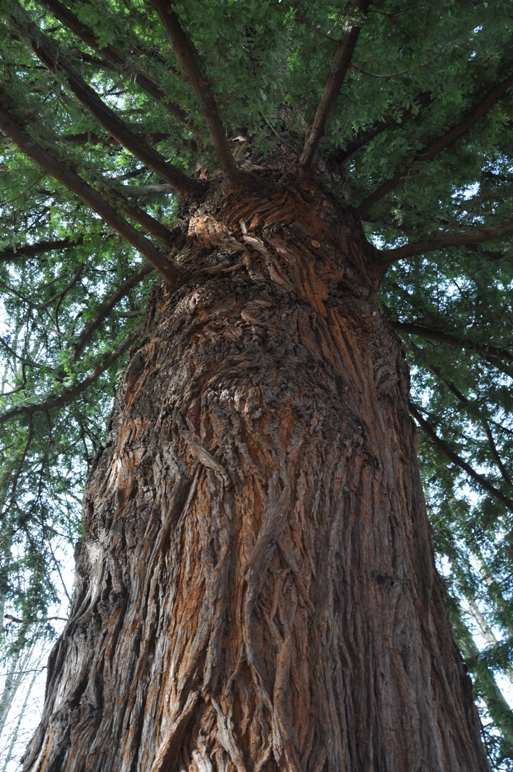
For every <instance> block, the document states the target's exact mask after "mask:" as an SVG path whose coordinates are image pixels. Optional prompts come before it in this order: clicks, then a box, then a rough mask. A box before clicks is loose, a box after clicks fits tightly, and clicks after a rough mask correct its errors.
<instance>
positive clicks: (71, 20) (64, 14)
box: [39, 0, 199, 135]
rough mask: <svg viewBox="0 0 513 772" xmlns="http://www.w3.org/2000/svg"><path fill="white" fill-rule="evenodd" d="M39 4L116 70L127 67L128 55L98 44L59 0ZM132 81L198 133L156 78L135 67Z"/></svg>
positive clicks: (110, 46) (76, 17)
mask: <svg viewBox="0 0 513 772" xmlns="http://www.w3.org/2000/svg"><path fill="white" fill-rule="evenodd" d="M39 4H40V5H43V6H45V7H46V8H48V9H49V10H50V11H51V12H52V13H53V15H54V16H55V17H56V18H57V19H59V21H60V22H61V23H62V24H64V26H65V27H67V28H68V29H69V30H71V32H74V33H75V35H77V37H79V38H80V39H81V40H83V41H84V43H86V44H87V45H88V46H89V47H90V48H92V49H94V50H95V51H97V52H98V53H99V54H100V55H101V56H103V58H104V59H105V60H106V61H107V62H108V63H109V64H111V65H112V66H113V67H114V68H115V69H116V70H118V71H123V70H125V71H126V69H127V65H128V63H129V59H128V56H127V55H126V54H124V53H123V52H122V51H119V50H118V49H117V48H115V47H114V46H112V45H110V43H107V45H104V46H102V45H100V43H99V41H98V38H97V36H96V35H95V34H94V32H93V30H92V29H91V28H90V27H88V26H87V24H84V23H83V22H82V21H80V19H79V18H78V16H75V14H74V13H73V12H72V11H70V10H69V8H66V6H64V5H63V4H62V3H60V2H59V0H39ZM133 78H134V81H135V82H136V83H137V85H138V86H140V87H141V88H142V89H143V90H144V91H146V93H147V94H149V95H150V96H152V97H153V98H154V99H156V100H158V101H159V102H161V103H162V104H163V105H164V107H165V108H166V110H168V112H170V113H171V115H173V116H174V117H175V118H176V119H177V120H178V121H180V123H182V124H183V125H184V126H186V127H187V128H188V129H189V130H190V131H192V132H193V133H194V134H196V135H198V134H199V132H198V130H197V128H196V127H195V126H194V124H193V123H192V122H191V121H189V119H188V117H187V114H186V113H185V111H184V110H183V109H182V108H181V107H180V105H176V104H174V102H172V101H171V100H170V99H169V97H168V96H167V95H166V94H165V93H164V92H163V91H162V89H161V88H160V86H159V85H158V83H157V82H156V80H155V79H154V78H153V77H152V76H151V75H148V73H147V72H144V70H140V69H137V70H136V71H135V73H134V75H133Z"/></svg>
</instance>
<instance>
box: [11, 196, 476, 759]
mask: <svg viewBox="0 0 513 772" xmlns="http://www.w3.org/2000/svg"><path fill="white" fill-rule="evenodd" d="M187 227H188V237H187V243H186V246H185V248H184V251H183V253H182V256H181V262H182V265H183V266H184V267H185V268H186V269H187V270H188V271H189V278H188V280H187V281H186V283H185V284H184V285H183V286H182V287H181V288H180V289H179V290H178V291H176V292H174V293H173V292H171V291H170V290H169V289H168V288H166V287H165V286H161V287H158V288H157V289H156V290H155V292H154V294H153V297H152V300H151V302H150V306H149V309H148V314H147V323H146V329H145V333H144V335H143V337H142V341H141V345H140V347H139V348H138V349H137V350H136V351H135V352H134V353H133V355H132V358H131V361H130V364H129V366H128V369H127V371H126V373H125V375H124V377H123V379H122V383H121V386H120V388H119V393H118V396H117V399H116V403H115V407H114V412H113V416H112V421H111V426H110V433H109V437H108V441H107V446H106V448H105V449H104V450H103V452H102V454H101V455H100V456H99V458H97V460H96V462H95V464H94V469H93V470H92V472H91V474H90V477H89V481H88V484H87V490H86V495H85V525H84V528H85V534H84V539H83V542H81V544H80V546H79V548H78V550H77V581H76V587H75V595H74V602H73V608H72V612H71V618H70V621H69V623H68V625H67V627H66V630H65V632H64V634H63V636H62V638H61V639H60V641H59V642H58V644H57V646H56V648H55V649H54V652H53V654H52V658H51V662H50V668H49V682H48V694H47V702H46V707H45V713H44V718H43V722H42V725H41V727H40V729H39V730H38V732H37V734H36V736H35V738H34V740H33V741H32V744H31V745H30V748H29V751H28V754H27V757H26V760H25V770H31V772H36V770H37V772H43V770H44V772H49V771H50V770H52V771H57V770H58V771H59V772H61V771H62V772H63V771H64V770H66V771H68V770H69V771H71V770H73V771H74V772H78V771H82V770H84V771H85V770H87V772H99V771H100V770H101V772H107V771H109V772H121V771H122V772H135V771H136V770H137V771H139V772H150V771H151V772H174V771H175V770H176V772H179V771H182V770H188V771H189V770H190V771H191V772H192V770H197V771H198V772H199V771H200V770H201V771H202V770H205V771H206V770H226V772H228V771H230V772H231V771H232V770H238V771H239V772H242V771H245V770H251V771H254V772H256V770H269V771H270V770H288V771H290V772H292V771H294V772H295V771H298V772H322V771H323V770H325V771H326V772H327V771H329V772H378V770H379V772H420V771H421V770H423V771H424V772H442V771H443V772H478V771H479V772H485V770H487V769H488V765H487V761H486V758H485V753H484V750H483V749H482V746H481V741H480V729H479V720H478V718H477V714H476V711H475V708H474V705H473V702H472V688H471V685H470V682H469V679H468V676H466V675H465V673H464V669H463V665H462V662H461V658H460V655H459V653H458V651H457V648H456V646H455V644H454V641H453V637H452V633H451V631H450V628H449V624H448V620H447V614H446V611H445V607H444V603H443V598H442V590H441V585H440V581H439V580H438V578H437V575H436V572H435V568H434V562H433V553H432V548H431V544H430V535H429V525H428V521H427V518H426V514H425V505H424V501H423V494H422V488H421V482H420V477H419V471H418V464H417V461H416V440H415V429H414V426H413V424H412V421H411V419H410V417H409V414H408V402H407V400H408V370H407V366H406V363H405V360H404V353H403V350H402V346H401V344H400V342H399V341H398V339H397V338H396V337H395V335H394V334H393V333H392V332H391V330H390V329H389V328H388V326H387V324H386V322H385V321H384V320H383V318H382V316H381V315H380V313H379V311H378V307H377V300H376V298H377V292H378V290H379V283H380V278H381V272H380V269H379V266H378V264H377V261H376V257H375V250H373V248H372V247H371V246H370V245H369V244H368V243H367V241H366V239H365V237H364V235H363V232H362V230H361V228H360V227H359V226H358V225H357V223H356V222H355V220H354V218H353V217H352V215H351V213H350V212H349V211H348V210H347V209H346V208H344V207H342V206H340V205H338V204H337V202H336V201H335V200H334V198H333V197H332V196H331V195H330V194H328V193H326V192H323V191H322V190H321V189H320V188H319V187H318V186H317V185H316V184H314V183H311V182H306V181H303V182H293V181H290V182H289V183H288V184H285V183H282V184H280V185H278V184H274V185H271V183H266V184H264V182H263V181H261V182H260V183H258V182H255V181H254V182H253V185H252V186H248V187H246V188H245V189H244V190H243V191H242V192H241V191H238V192H231V193H230V192H226V191H225V192H223V188H222V185H220V186H219V187H218V188H217V190H216V192H214V193H211V194H210V195H209V196H208V197H207V198H206V200H204V201H203V202H201V203H196V204H195V205H194V206H191V207H190V208H189V212H188V215H187Z"/></svg>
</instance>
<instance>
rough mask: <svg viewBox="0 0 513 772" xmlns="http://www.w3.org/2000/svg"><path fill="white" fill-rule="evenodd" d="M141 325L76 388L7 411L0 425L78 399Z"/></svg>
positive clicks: (122, 350)
mask: <svg viewBox="0 0 513 772" xmlns="http://www.w3.org/2000/svg"><path fill="white" fill-rule="evenodd" d="M142 328H143V325H142V324H141V325H139V327H137V328H136V329H135V330H134V331H133V332H132V333H131V334H130V335H129V336H128V338H127V339H126V340H124V341H123V343H121V344H120V345H119V346H118V347H117V348H115V349H114V351H112V352H111V353H110V354H109V355H108V356H107V357H105V359H104V360H103V362H102V363H101V364H99V365H98V367H97V368H96V369H95V370H93V372H92V373H91V375H89V376H88V377H87V378H86V379H85V380H83V381H82V382H81V383H77V385H76V386H73V388H72V389H69V390H68V391H65V392H64V393H63V394H60V395H59V396H58V397H50V399H46V400H45V401H44V402H39V403H37V404H35V405H19V406H18V407H14V408H13V409H12V410H8V411H7V412H6V413H4V414H3V415H0V424H4V423H6V422H7V421H9V419H11V418H15V417H16V416H19V415H28V416H31V415H34V413H44V412H46V411H47V410H52V409H53V408H56V407H62V406H63V405H65V404H66V403H67V402H71V400H73V399H75V397H78V395H79V394H81V393H82V392H83V391H85V390H86V389H88V388H89V386H91V384H93V383H94V382H95V381H97V380H98V378H99V377H100V376H101V375H103V373H104V372H105V370H108V369H109V367H110V366H111V365H113V364H114V362H115V361H116V359H118V358H119V357H120V356H121V354H122V353H123V352H124V351H126V350H127V348H128V347H129V346H131V345H132V343H133V342H134V341H135V340H136V338H138V336H139V335H140V334H141V331H142Z"/></svg>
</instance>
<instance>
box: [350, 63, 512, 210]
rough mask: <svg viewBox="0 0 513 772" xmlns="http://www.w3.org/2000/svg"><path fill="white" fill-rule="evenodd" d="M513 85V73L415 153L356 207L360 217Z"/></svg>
mask: <svg viewBox="0 0 513 772" xmlns="http://www.w3.org/2000/svg"><path fill="white" fill-rule="evenodd" d="M512 86H513V75H510V76H509V77H508V78H506V79H505V80H502V81H501V82H500V83H497V84H496V85H495V86H494V87H493V88H491V89H490V90H489V91H488V92H487V93H486V95H485V96H484V98H483V99H481V100H480V101H479V102H478V103H477V104H476V105H475V106H474V107H473V108H472V110H470V111H469V112H468V113H467V115H466V116H465V117H464V118H463V119H462V120H461V121H458V123H456V124H454V125H453V126H451V128H450V129H449V130H448V131H446V132H445V133H444V134H443V135H442V136H441V137H439V138H438V139H436V140H435V141H434V142H431V143H430V144H429V145H426V146H425V147H423V148H422V150H420V151H419V152H418V153H416V154H415V155H414V157H413V158H412V160H411V162H410V163H409V164H407V165H406V166H404V167H403V168H402V169H400V170H399V171H398V172H396V174H394V176H393V177H391V178H390V179H389V180H387V181H386V182H384V183H383V184H382V185H380V186H379V188H376V190H375V191H374V192H373V193H371V194H370V195H369V196H367V198H366V199H364V200H363V201H362V202H361V203H360V204H359V206H357V207H356V209H355V213H356V215H357V216H358V217H363V216H364V215H365V214H366V213H367V212H368V211H369V209H370V208H371V207H373V206H374V204H376V203H377V202H378V201H381V199H382V198H384V197H385V196H386V195H387V194H388V193H390V192H391V191H392V190H394V188H396V187H397V186H398V185H399V184H400V183H401V182H402V181H403V180H404V179H406V177H407V176H408V175H409V174H411V172H412V170H413V167H414V166H416V165H418V164H422V163H427V162H428V161H432V160H433V158H434V157H435V156H436V155H438V153H440V152H441V151H442V150H445V148H447V147H449V146H450V145H452V144H453V143H454V142H456V140H457V139H459V138H460V137H462V136H463V135H464V134H466V133H467V131H469V130H470V129H471V128H472V126H474V124H475V123H477V121H478V120H479V119H480V118H482V117H483V116H484V115H486V114H487V112H489V110H490V109H491V108H492V107H493V106H494V105H495V104H496V103H497V102H498V101H499V100H500V99H502V98H503V97H504V96H506V94H507V93H508V91H509V89H510V88H511V87H512Z"/></svg>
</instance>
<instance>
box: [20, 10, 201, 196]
mask: <svg viewBox="0 0 513 772" xmlns="http://www.w3.org/2000/svg"><path fill="white" fill-rule="evenodd" d="M11 8H15V14H13V13H11V15H10V16H8V17H7V18H8V21H9V22H10V23H11V24H12V26H13V27H14V28H15V29H16V31H17V32H18V34H19V35H20V36H21V37H22V38H23V40H24V41H25V43H26V44H27V46H28V47H29V48H30V49H31V50H32V51H33V52H34V53H35V55H36V56H37V57H38V59H40V61H41V62H42V63H43V64H44V66H45V67H46V68H47V69H48V70H50V72H55V71H56V70H58V71H59V72H61V73H63V75H65V76H66V79H67V81H68V84H69V87H70V88H71V90H72V91H73V93H74V94H75V96H76V98H77V99H78V101H79V102H80V103H81V104H82V105H83V107H85V108H86V110H87V111H88V112H89V113H90V114H91V115H92V116H93V118H94V119H95V120H96V121H97V122H98V123H99V124H100V125H101V126H103V128H104V129H105V130H106V131H108V132H109V134H111V135H112V136H113V137H114V138H115V139H116V141H117V142H119V144H120V145H123V147H125V148H126V149H127V150H129V151H130V152H131V153H133V154H134V155H135V157H136V158H139V160H141V161H142V162H143V163H144V164H146V166H147V167H148V168H149V169H152V170H153V171H154V172H155V173H156V174H158V175H159V177H161V178H162V179H163V180H165V181H166V182H168V183H169V184H170V185H172V186H173V187H174V188H175V190H177V191H178V192H179V193H187V192H189V191H191V190H192V189H193V188H194V182H193V181H192V180H190V179H189V177H187V176H186V175H185V174H184V173H183V172H182V171H181V170H180V169H179V168H178V167H176V166H173V164H170V163H168V162H167V161H166V159H165V158H164V157H163V156H162V155H161V154H160V153H159V152H158V151H157V150H155V149H154V148H152V147H150V146H149V145H147V144H146V142H145V141H144V140H143V139H142V138H141V137H139V136H138V135H137V134H135V132H133V131H132V129H130V128H129V127H128V126H127V125H126V124H125V123H124V122H123V121H122V120H121V119H120V118H118V116H117V115H116V113H115V112H114V111H113V110H111V109H110V107H108V106H107V105H106V104H105V103H104V102H103V101H102V100H101V99H100V97H99V96H98V95H97V94H96V93H95V91H93V89H92V88H91V87H90V86H89V85H88V84H87V83H86V82H85V80H84V79H83V78H82V76H81V75H79V74H78V72H77V71H76V70H75V69H74V68H73V67H72V66H71V65H70V64H69V62H68V61H67V59H66V58H65V57H64V56H63V54H62V53H61V52H60V51H59V49H58V48H57V46H55V45H54V44H53V43H52V41H51V40H50V39H49V38H48V37H46V35H43V33H42V32H41V31H40V30H39V29H38V27H37V26H36V25H35V24H33V22H32V21H30V19H28V18H27V17H26V14H25V12H24V11H23V9H21V8H20V7H19V6H18V5H17V4H16V5H14V0H12V5H11Z"/></svg>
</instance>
